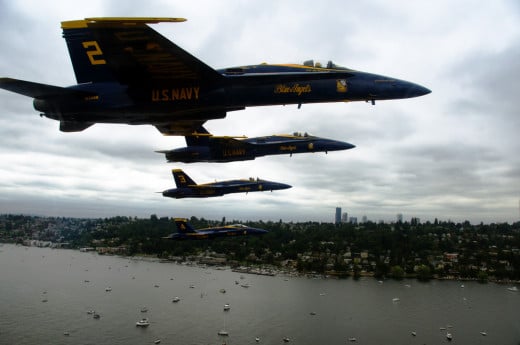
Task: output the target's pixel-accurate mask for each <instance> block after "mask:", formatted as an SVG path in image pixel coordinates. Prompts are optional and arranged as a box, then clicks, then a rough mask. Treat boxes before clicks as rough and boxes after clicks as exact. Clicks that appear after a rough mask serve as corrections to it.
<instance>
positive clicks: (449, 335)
mask: <svg viewBox="0 0 520 345" xmlns="http://www.w3.org/2000/svg"><path fill="white" fill-rule="evenodd" d="M446 339H448V341H451V340H452V339H453V335H452V334H451V333H449V332H448V333H446Z"/></svg>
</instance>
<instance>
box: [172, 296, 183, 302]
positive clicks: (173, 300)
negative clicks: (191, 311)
mask: <svg viewBox="0 0 520 345" xmlns="http://www.w3.org/2000/svg"><path fill="white" fill-rule="evenodd" d="M180 300H181V299H180V298H179V297H173V299H172V302H173V303H177V302H179V301H180Z"/></svg>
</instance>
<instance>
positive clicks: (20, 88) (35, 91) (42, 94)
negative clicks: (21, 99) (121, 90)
mask: <svg viewBox="0 0 520 345" xmlns="http://www.w3.org/2000/svg"><path fill="white" fill-rule="evenodd" d="M0 88H2V89H5V90H8V91H11V92H14V93H18V94H20V95H24V96H27V97H32V98H51V97H60V96H79V97H85V96H92V95H94V94H93V93H91V92H86V91H80V90H75V89H69V88H64V87H60V86H53V85H47V84H40V83H35V82H32V81H25V80H19V79H13V78H0Z"/></svg>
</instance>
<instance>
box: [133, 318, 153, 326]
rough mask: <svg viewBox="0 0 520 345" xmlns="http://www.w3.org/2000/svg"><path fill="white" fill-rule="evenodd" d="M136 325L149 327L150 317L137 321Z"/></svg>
mask: <svg viewBox="0 0 520 345" xmlns="http://www.w3.org/2000/svg"><path fill="white" fill-rule="evenodd" d="M135 325H136V327H148V326H150V322H149V321H148V319H141V320H139V321H137V322H136V323H135Z"/></svg>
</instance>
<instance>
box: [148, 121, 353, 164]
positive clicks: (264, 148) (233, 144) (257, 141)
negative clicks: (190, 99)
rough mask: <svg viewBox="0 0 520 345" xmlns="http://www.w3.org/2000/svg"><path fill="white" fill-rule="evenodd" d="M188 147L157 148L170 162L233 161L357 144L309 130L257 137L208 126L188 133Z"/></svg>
mask: <svg viewBox="0 0 520 345" xmlns="http://www.w3.org/2000/svg"><path fill="white" fill-rule="evenodd" d="M186 144H187V145H188V146H187V147H182V148H178V149H174V150H165V151H157V152H158V153H164V155H165V156H166V160H167V161H168V162H183V163H195V162H217V163H223V162H233V161H245V160H253V159H255V158H256V157H261V156H267V155H282V154H289V155H291V156H292V154H293V153H305V152H325V153H327V152H328V151H338V150H348V149H352V148H354V147H355V146H354V145H352V144H349V143H346V142H343V141H337V140H331V139H325V138H319V137H315V136H312V135H309V134H307V133H304V134H302V133H293V134H278V135H271V136H265V137H257V138H246V137H242V138H238V137H229V136H224V137H219V136H213V135H211V134H210V133H209V132H208V131H207V130H206V129H205V128H204V127H201V128H199V130H198V131H197V132H196V133H193V134H192V135H190V136H186Z"/></svg>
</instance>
